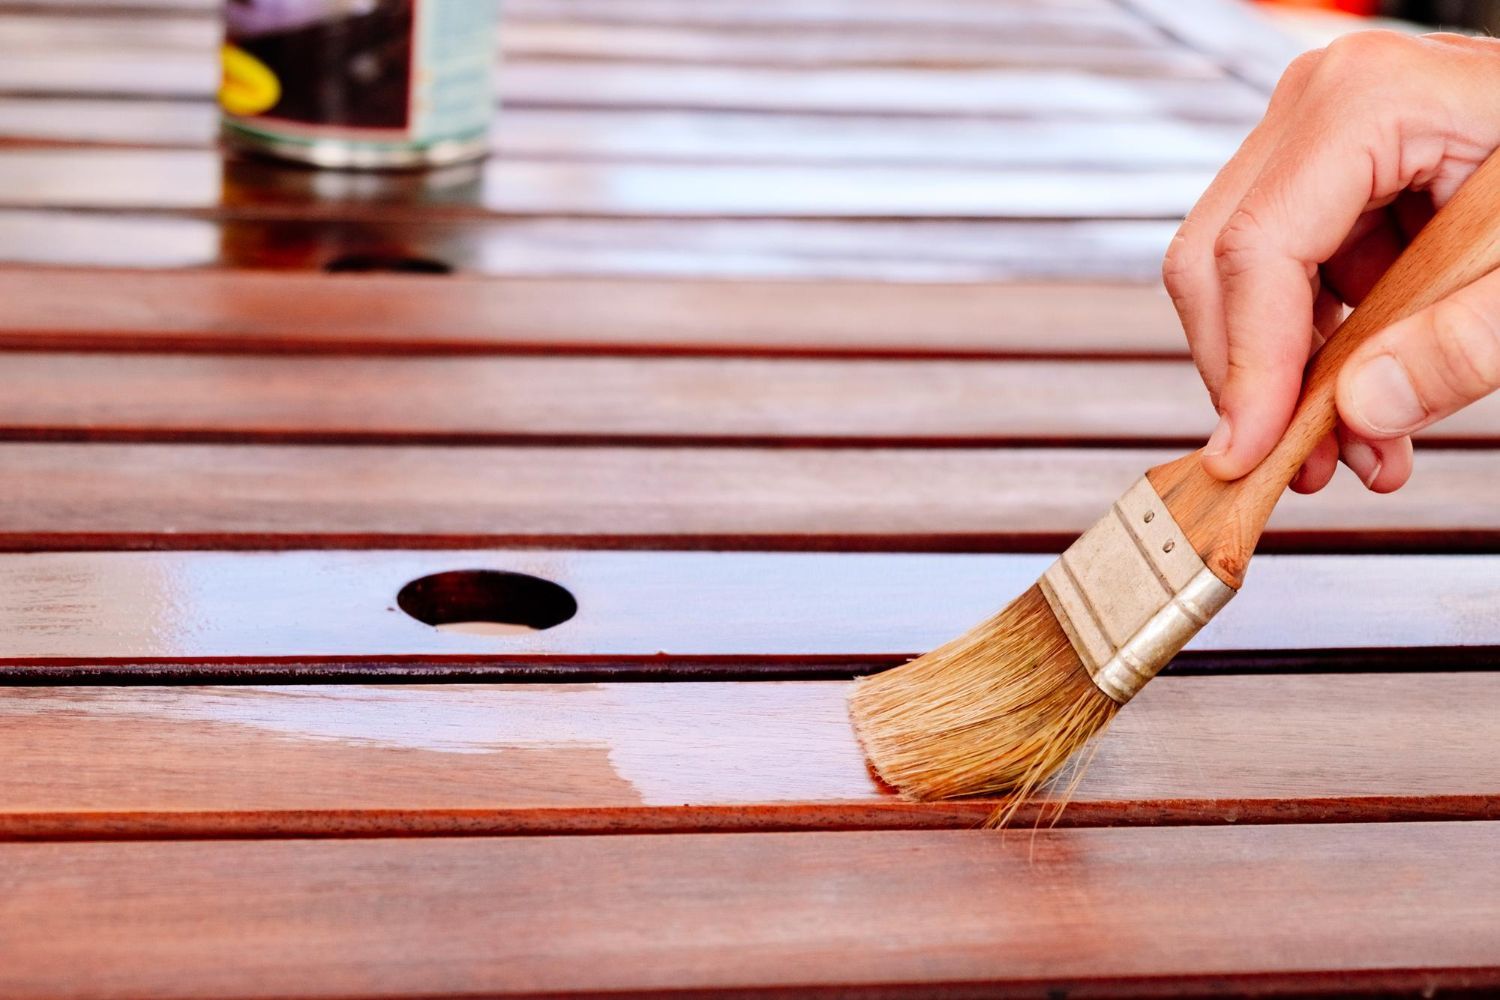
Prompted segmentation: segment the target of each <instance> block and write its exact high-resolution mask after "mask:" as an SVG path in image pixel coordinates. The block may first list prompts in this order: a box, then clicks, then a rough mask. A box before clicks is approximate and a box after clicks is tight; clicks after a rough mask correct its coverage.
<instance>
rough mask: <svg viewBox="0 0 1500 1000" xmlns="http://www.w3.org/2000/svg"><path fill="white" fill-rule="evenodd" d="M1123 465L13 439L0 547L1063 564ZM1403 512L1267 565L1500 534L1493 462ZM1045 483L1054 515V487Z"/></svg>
mask: <svg viewBox="0 0 1500 1000" xmlns="http://www.w3.org/2000/svg"><path fill="white" fill-rule="evenodd" d="M1170 457H1172V456H1171V455H1170V453H1164V452H1161V451H1154V450H1139V451H1138V450H1130V449H1109V450H1103V451H1091V450H1074V449H1052V448H1037V449H1000V448H992V449H970V448H952V449H938V450H911V449H847V448H836V449H820V448H796V449H785V448H782V449H768V448H650V449H642V448H631V447H618V448H601V447H590V448H546V447H503V446H493V447H475V446H458V447H433V446H427V447H415V446H409V447H402V446H342V447H340V446H318V445H303V446H291V445H255V446H245V445H153V444H142V445H136V444H37V443H12V444H0V493H3V495H4V496H5V497H6V498H7V502H6V504H5V505H4V506H3V508H0V545H3V546H4V547H5V548H8V549H11V550H16V549H32V548H36V549H55V548H120V547H126V548H134V547H147V548H177V547H184V546H186V547H194V548H203V547H209V548H215V547H227V548H260V547H271V548H295V547H300V546H313V547H341V546H353V547H382V546H383V547H391V546H401V545H415V546H419V547H427V546H443V547H454V546H464V545H469V546H474V545H508V544H522V543H526V544H530V543H543V544H546V545H578V544H586V545H591V546H597V545H606V546H626V547H644V546H659V547H669V548H672V547H683V546H687V547H713V548H720V547H732V548H767V547H769V548H829V547H838V548H879V549H901V548H908V549H910V548H963V549H970V550H985V549H989V550H1005V549H1014V548H1018V547H1020V548H1030V549H1037V548H1042V549H1050V550H1054V551H1055V550H1056V548H1058V547H1060V546H1063V545H1065V544H1066V543H1067V542H1068V541H1069V540H1071V539H1072V538H1073V537H1074V536H1076V535H1077V533H1078V532H1080V531H1082V530H1083V529H1085V528H1087V527H1088V526H1089V525H1090V524H1092V523H1094V521H1095V520H1097V519H1098V516H1099V512H1100V511H1101V510H1106V509H1107V508H1108V507H1109V504H1110V503H1111V502H1112V501H1113V500H1114V499H1115V498H1116V497H1118V496H1119V495H1120V494H1121V493H1123V492H1124V490H1125V489H1126V487H1128V486H1129V485H1130V483H1131V482H1133V481H1134V480H1135V479H1136V478H1138V477H1139V476H1140V475H1141V474H1142V473H1143V472H1144V471H1145V470H1146V469H1147V468H1149V467H1151V466H1153V465H1156V464H1159V463H1160V462H1162V461H1164V460H1166V459H1168V458H1170ZM1418 465H1419V475H1418V476H1417V477H1416V478H1415V479H1414V481H1413V483H1412V484H1411V485H1410V486H1409V487H1407V488H1406V489H1403V490H1401V491H1400V492H1399V493H1396V494H1393V495H1391V496H1375V495H1373V494H1370V493H1368V492H1366V491H1365V490H1364V489H1363V488H1362V487H1360V485H1359V484H1358V482H1356V481H1355V480H1354V479H1353V477H1352V476H1349V475H1347V474H1344V475H1341V476H1339V477H1338V478H1337V479H1336V481H1335V483H1334V484H1333V486H1332V487H1331V488H1330V489H1329V490H1327V491H1325V492H1323V493H1320V494H1318V495H1316V496H1314V497H1289V498H1288V499H1287V501H1286V502H1285V503H1284V504H1283V505H1282V506H1281V507H1280V508H1279V509H1278V510H1277V512H1276V515H1275V516H1274V517H1273V519H1272V522H1271V530H1270V533H1269V535H1268V537H1267V539H1266V542H1265V546H1266V548H1267V550H1282V551H1285V550H1288V549H1296V548H1314V549H1366V550H1376V551H1378V550H1381V549H1386V550H1389V549H1393V548H1406V549H1418V550H1424V549H1425V550H1436V551H1445V550H1453V549H1471V548H1475V547H1485V546H1491V545H1493V544H1494V542H1495V540H1496V539H1497V538H1500V507H1497V505H1496V504H1495V503H1494V498H1495V495H1496V490H1497V489H1500V484H1497V480H1496V474H1495V456H1494V454H1493V453H1492V452H1489V451H1482V450H1481V451H1431V452H1428V453H1427V454H1424V455H1422V456H1421V457H1420V459H1419V461H1418ZM1040 483H1045V484H1046V487H1047V488H1046V494H1045V497H1046V499H1045V501H1043V500H1042V499H1040V496H1041V495H1040V494H1039V493H1038V492H1037V486H1038V484H1040Z"/></svg>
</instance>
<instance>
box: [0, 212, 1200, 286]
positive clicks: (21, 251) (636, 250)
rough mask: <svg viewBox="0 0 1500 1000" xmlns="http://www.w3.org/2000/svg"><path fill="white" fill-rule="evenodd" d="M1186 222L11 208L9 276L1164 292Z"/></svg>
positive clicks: (3, 244) (2, 216) (1, 227)
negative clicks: (831, 282)
mask: <svg viewBox="0 0 1500 1000" xmlns="http://www.w3.org/2000/svg"><path fill="white" fill-rule="evenodd" d="M1175 229H1176V223H1174V222H1171V221H1159V220H1134V219H1132V220H1123V219H1104V220H1092V219H1086V220H1078V221H1066V220H1063V221H1046V222H1040V221H1038V222H1024V221H1011V220H1006V221H970V220H963V221H937V220H920V221H872V220H822V219H795V220H793V219H775V220H770V219H734V220H725V219H630V218H624V217H620V218H612V219H569V218H540V217H538V218H505V219H499V218H494V217H488V216H483V217H475V216H465V217H459V218H441V217H415V216H413V217H406V218H396V219H387V218H364V219H358V220H355V219H342V220H341V219H308V218H278V219H259V218H243V217H239V216H236V217H235V218H232V219H224V220H215V219H206V218H196V217H189V216H183V215H168V214H160V213H157V214H149V213H118V212H109V213H99V212H59V211H9V210H4V209H0V262H7V263H13V264H47V265H66V266H73V267H97V266H105V267H118V268H136V269H140V268H170V267H183V268H197V267H214V268H226V269H256V268H260V269H272V270H276V271H278V272H283V271H321V270H323V269H325V268H328V267H331V266H334V265H336V264H337V263H339V262H347V261H350V260H356V261H360V260H363V261H370V260H373V261H374V264H373V267H374V269H375V270H381V269H385V268H389V267H397V268H399V267H402V266H404V265H405V264H407V262H409V261H411V260H412V259H415V260H416V261H417V262H418V263H419V264H423V263H433V264H437V265H438V266H440V267H448V268H453V269H457V270H464V271H471V272H474V273H476V274H486V275H516V276H523V275H524V276H558V275H566V276H611V277H628V278H641V277H670V278H755V279H764V278H778V279H797V280H807V279H850V280H858V281H890V282H909V281H941V282H983V281H1016V280H1019V281H1027V280H1042V281H1052V280H1066V281H1087V280H1090V279H1094V280H1102V281H1122V280H1123V281H1139V282H1146V281H1154V280H1155V278H1156V276H1157V275H1158V274H1159V273H1160V271H1161V255H1162V251H1163V250H1164V249H1165V248H1166V245H1167V242H1168V241H1169V240H1170V239H1171V237H1172V233H1173V231H1174V230H1175Z"/></svg>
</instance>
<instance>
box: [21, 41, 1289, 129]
mask: <svg viewBox="0 0 1500 1000" xmlns="http://www.w3.org/2000/svg"><path fill="white" fill-rule="evenodd" d="M218 76H219V70H218V58H217V55H216V54H215V53H214V52H212V51H204V52H201V53H200V52H195V51H186V50H179V49H170V50H163V51H160V52H132V51H130V50H100V51H83V50H76V49H74V50H64V51H60V52H37V51H22V52H17V53H13V54H7V58H6V60H5V61H4V62H3V63H0V92H3V93H7V94H12V95H15V94H32V95H57V96H67V97H156V98H187V99H194V100H204V99H207V98H209V97H211V96H212V95H213V94H214V93H215V90H216V87H217V80H218ZM497 88H498V93H499V99H500V101H501V103H502V105H504V104H507V103H508V104H512V105H516V106H520V107H585V108H599V107H609V108H651V109H666V108H670V109H702V110H717V111H770V110H777V111H803V112H816V113H822V114H861V113H863V114H913V115H963V116H972V117H976V118H1003V117H1014V116H1023V117H1041V116H1050V115H1064V116H1074V117H1079V118H1090V119H1092V118H1161V117H1168V118H1171V117H1180V118H1184V119H1189V120H1201V121H1217V122H1243V123H1246V124H1248V123H1251V122H1253V121H1254V120H1255V119H1256V118H1257V117H1258V116H1259V114H1260V113H1261V112H1263V111H1264V110H1265V98H1264V96H1263V95H1262V94H1260V93H1259V92H1257V91H1256V90H1254V89H1252V88H1251V87H1248V86H1246V85H1245V84H1243V83H1241V82H1240V81H1238V80H1234V79H1229V78H1210V79H1204V80H1195V81H1193V82H1192V84H1191V85H1190V86H1184V85H1183V81H1182V80H1180V79H1174V78H1170V77H1163V78H1155V77H1131V76H1120V75H1108V74H1101V73H1089V72H1085V71H1079V70H1070V69H1068V68H1066V67H1059V68H1056V69H1052V70H1050V71H1037V70H1032V69H988V68H979V69H976V68H959V69H941V68H922V69H919V70H913V69H909V68H903V67H847V66H845V67H833V68H822V67H815V68H807V67H793V66H776V67H771V66H715V65H701V66H700V65H691V64H671V63H638V64H636V63H629V64H627V63H620V62H618V61H613V60H605V61H594V62H585V61H582V60H577V59H555V60H543V59H528V60H524V61H519V62H515V63H511V64H508V65H503V66H502V67H501V68H500V71H499V73H498V80H497Z"/></svg>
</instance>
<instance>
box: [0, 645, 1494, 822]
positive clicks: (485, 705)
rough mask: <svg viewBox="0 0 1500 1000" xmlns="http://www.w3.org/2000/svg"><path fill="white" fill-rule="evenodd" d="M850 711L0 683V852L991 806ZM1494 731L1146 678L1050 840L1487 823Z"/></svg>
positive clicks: (1300, 695) (796, 692) (812, 685)
mask: <svg viewBox="0 0 1500 1000" xmlns="http://www.w3.org/2000/svg"><path fill="white" fill-rule="evenodd" d="M847 693H848V684H847V683H833V682H825V683H818V682H808V681H802V682H795V683H779V684H778V683H732V682H714V683H676V684H649V683H635V684H603V685H561V686H553V685H535V684H533V685H513V686H512V685H440V686H423V685H402V686H397V687H368V686H337V685H333V686H324V685H310V686H298V687H266V686H254V687H218V688H213V687H204V688H199V687H163V688H152V687H130V688H86V687H85V688H72V687H69V688H51V689H48V688H31V689H28V688H12V689H6V690H3V691H0V720H3V725H0V758H3V759H4V760H5V762H6V775H7V777H6V782H5V784H4V786H3V787H0V839H57V838H64V839H73V838H105V839H122V838H138V837H151V838H166V837H184V836H192V837H246V836H325V837H326V836H332V837H346V836H393V835H414V834H417V835H433V834H438V835H443V834H465V835H474V834H481V833H482V834H555V833H581V832H590V831H593V832H607V833H622V832H653V831H654V832H663V831H677V832H681V831H685V830H710V829H711V830H748V829H782V830H815V829H829V828H855V829H877V828H933V827H956V828H962V827H972V826H974V825H977V824H978V823H979V822H980V821H982V820H983V819H984V818H985V816H986V815H987V814H988V812H989V811H991V810H992V809H993V808H994V807H995V803H994V802H982V801H971V802H959V803H951V802H950V803H941V804H934V803H911V802H903V801H901V800H899V799H897V797H896V796H895V794H894V793H893V792H891V791H890V790H889V789H887V788H884V787H883V786H881V785H880V784H879V783H878V782H877V780H876V779H875V778H873V777H872V776H871V774H870V771H869V769H868V768H867V767H866V766H865V762H864V758H863V756H862V754H861V753H860V751H859V748H858V746H857V745H856V743H855V740H854V736H853V733H852V731H851V729H850V727H849V723H848V718H847V714H846V709H845V697H846V695H847ZM1497 716H1500V675H1495V674H1472V673H1465V674H1444V673H1423V674H1389V675H1364V676H1359V675H1354V676H1327V675H1323V676H1319V675H1311V676H1286V677H1165V678H1160V679H1158V680H1157V681H1155V682H1153V683H1152V684H1151V685H1150V686H1149V687H1147V689H1146V691H1145V693H1143V694H1142V695H1141V697H1140V698H1139V699H1137V700H1136V701H1134V702H1132V704H1131V706H1130V710H1129V711H1128V712H1125V713H1123V714H1122V715H1121V716H1120V718H1119V719H1118V720H1117V721H1116V722H1115V723H1114V725H1113V726H1112V727H1111V728H1110V730H1109V731H1108V733H1107V734H1106V735H1105V737H1104V738H1103V739H1102V741H1101V742H1100V744H1099V749H1098V751H1097V755H1096V756H1095V758H1094V760H1093V762H1092V763H1091V764H1090V766H1089V768H1088V770H1087V772H1086V773H1085V776H1084V779H1083V781H1082V783H1081V784H1080V785H1079V786H1078V787H1077V789H1076V790H1075V792H1074V793H1073V795H1072V798H1071V800H1070V802H1071V805H1070V806H1069V807H1068V809H1067V810H1066V811H1065V812H1064V813H1063V814H1062V816H1061V820H1060V822H1061V823H1063V824H1065V825H1069V826H1073V825H1086V826H1092V825H1109V826H1120V825H1127V826H1128V825H1134V824H1146V825H1154V824H1160V823H1174V824H1177V823H1186V824H1215V823H1283V822H1299V823H1305V822H1348V821H1351V820H1359V821H1364V822H1377V821H1390V820H1397V819H1399V820H1405V821H1410V820H1413V819H1419V818H1429V819H1432V818H1442V819H1454V818H1465V819H1474V818H1494V817H1496V816H1500V765H1497V764H1495V763H1494V755H1493V754H1491V753H1488V752H1487V748H1489V747H1491V746H1492V745H1493V743H1494V739H1495V733H1494V720H1495V719H1496V718H1497ZM1057 794H1060V792H1054V793H1049V795H1047V796H1045V797H1044V799H1045V800H1046V801H1053V802H1055V798H1054V796H1055V795H1057ZM1043 804H1045V803H1039V804H1037V806H1036V807H1033V808H1031V809H1029V810H1028V813H1027V814H1026V815H1023V816H1020V817H1018V818H1017V819H1016V821H1015V822H1017V823H1018V824H1024V823H1025V822H1027V821H1028V820H1029V819H1032V818H1033V817H1035V816H1036V815H1037V812H1036V808H1040V807H1041V806H1042V805H1043Z"/></svg>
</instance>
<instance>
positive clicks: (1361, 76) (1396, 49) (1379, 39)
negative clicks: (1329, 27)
mask: <svg viewBox="0 0 1500 1000" xmlns="http://www.w3.org/2000/svg"><path fill="white" fill-rule="evenodd" d="M1420 51H1422V44H1421V43H1420V42H1419V41H1417V40H1416V39H1413V38H1410V37H1408V36H1406V35H1403V34H1401V33H1400V32H1396V31H1387V30H1379V29H1377V30H1374V31H1356V32H1352V33H1350V34H1347V35H1343V36H1341V37H1339V38H1336V39H1334V40H1333V41H1332V42H1330V43H1329V44H1328V47H1327V48H1325V49H1324V50H1323V58H1322V59H1320V60H1319V61H1318V66H1317V75H1318V76H1319V77H1320V78H1321V80H1323V81H1327V82H1342V81H1348V80H1361V81H1363V80H1387V79H1390V78H1391V75H1392V72H1393V71H1394V70H1396V69H1397V68H1398V67H1399V66H1400V65H1401V64H1402V63H1405V62H1407V61H1409V60H1410V59H1411V58H1412V57H1413V56H1414V55H1415V54H1416V53H1418V52H1420Z"/></svg>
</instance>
